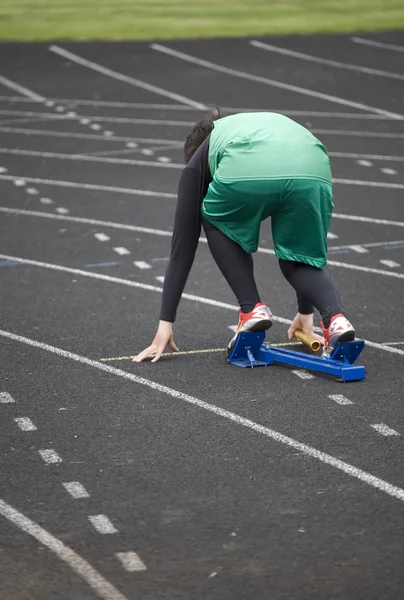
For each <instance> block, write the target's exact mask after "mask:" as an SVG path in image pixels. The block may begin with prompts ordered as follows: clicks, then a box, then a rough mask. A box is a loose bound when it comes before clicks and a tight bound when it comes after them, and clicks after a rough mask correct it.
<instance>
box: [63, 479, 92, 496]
mask: <svg viewBox="0 0 404 600" xmlns="http://www.w3.org/2000/svg"><path fill="white" fill-rule="evenodd" d="M62 485H63V487H64V488H65V490H66V491H67V492H68V493H69V494H70V495H71V496H72V498H74V499H75V500H79V499H81V498H89V497H90V494H89V493H88V492H87V490H86V488H85V487H84V485H82V484H81V483H80V482H79V481H66V482H64V483H62Z"/></svg>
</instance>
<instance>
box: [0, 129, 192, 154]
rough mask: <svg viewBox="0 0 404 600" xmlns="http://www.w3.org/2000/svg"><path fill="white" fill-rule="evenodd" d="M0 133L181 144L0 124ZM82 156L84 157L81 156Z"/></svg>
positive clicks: (171, 142) (178, 143)
mask: <svg viewBox="0 0 404 600" xmlns="http://www.w3.org/2000/svg"><path fill="white" fill-rule="evenodd" d="M0 131H3V133H13V134H17V135H19V134H24V135H33V136H35V135H38V136H46V137H56V138H72V139H79V140H103V141H104V142H129V143H131V142H139V143H141V144H142V143H144V144H173V145H175V146H177V145H181V144H183V142H180V141H179V140H172V141H170V140H162V139H158V138H157V139H156V138H140V137H137V136H136V137H133V136H130V137H127V136H119V135H115V136H114V137H109V138H105V137H104V136H102V135H96V134H95V133H69V132H67V131H50V130H47V129H23V128H19V127H2V126H1V123H0ZM83 156H84V155H83Z"/></svg>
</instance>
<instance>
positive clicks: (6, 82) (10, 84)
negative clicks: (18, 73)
mask: <svg viewBox="0 0 404 600" xmlns="http://www.w3.org/2000/svg"><path fill="white" fill-rule="evenodd" d="M0 83H1V84H2V85H4V86H5V87H7V88H9V89H10V90H14V92H18V93H19V94H22V95H23V96H26V97H27V98H29V99H30V100H34V101H35V102H45V100H46V99H45V98H44V97H43V96H40V95H39V94H36V93H35V92H33V91H31V90H29V89H28V88H26V87H24V86H22V85H19V84H18V83H15V82H14V81H11V79H7V77H3V75H0Z"/></svg>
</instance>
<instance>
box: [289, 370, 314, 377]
mask: <svg viewBox="0 0 404 600" xmlns="http://www.w3.org/2000/svg"><path fill="white" fill-rule="evenodd" d="M292 373H293V374H294V375H297V376H298V377H300V379H315V377H314V375H312V374H311V373H308V372H307V371H302V370H300V369H294V370H293V371H292Z"/></svg>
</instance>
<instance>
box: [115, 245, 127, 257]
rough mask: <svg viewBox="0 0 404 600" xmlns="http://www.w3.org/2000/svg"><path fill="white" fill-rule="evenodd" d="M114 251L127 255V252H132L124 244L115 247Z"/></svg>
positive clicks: (120, 254)
mask: <svg viewBox="0 0 404 600" xmlns="http://www.w3.org/2000/svg"><path fill="white" fill-rule="evenodd" d="M114 252H116V253H117V254H119V256H125V255H126V254H130V250H128V249H127V248H124V247H123V246H116V247H115V248H114Z"/></svg>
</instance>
